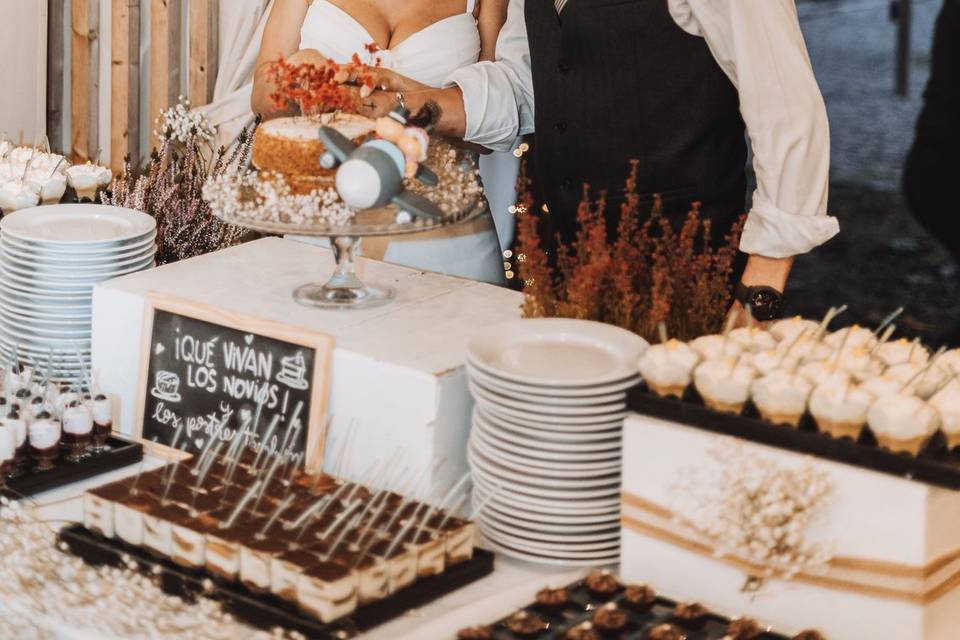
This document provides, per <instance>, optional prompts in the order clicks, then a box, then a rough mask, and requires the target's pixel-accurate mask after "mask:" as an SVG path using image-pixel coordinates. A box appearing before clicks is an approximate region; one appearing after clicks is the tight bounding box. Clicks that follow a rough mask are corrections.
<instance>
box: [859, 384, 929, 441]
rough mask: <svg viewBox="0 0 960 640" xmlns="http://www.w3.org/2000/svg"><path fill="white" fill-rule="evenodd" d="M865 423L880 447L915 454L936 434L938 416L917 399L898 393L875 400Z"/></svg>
mask: <svg viewBox="0 0 960 640" xmlns="http://www.w3.org/2000/svg"><path fill="white" fill-rule="evenodd" d="M867 424H869V425H870V430H871V431H873V434H874V435H875V436H876V437H877V442H878V443H880V446H881V447H884V448H886V449H890V450H891V451H896V452H898V453H909V454H912V455H917V454H918V453H920V451H921V450H922V449H923V447H924V446H926V444H927V442H929V441H930V438H931V437H933V434H934V433H936V431H937V427H938V426H940V415H939V414H938V413H937V410H936V409H934V408H933V407H932V406H931V405H930V404H929V403H927V402H924V401H923V400H921V399H920V398H918V397H916V396H913V395H906V394H902V393H899V394H894V395H891V396H887V397H885V398H880V399H878V400H876V401H875V402H874V403H873V404H872V405H871V406H870V409H869V411H867Z"/></svg>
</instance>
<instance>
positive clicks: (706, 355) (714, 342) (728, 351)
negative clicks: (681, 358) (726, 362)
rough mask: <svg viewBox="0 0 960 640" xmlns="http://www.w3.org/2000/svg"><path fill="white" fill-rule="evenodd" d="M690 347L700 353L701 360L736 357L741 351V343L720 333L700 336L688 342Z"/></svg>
mask: <svg viewBox="0 0 960 640" xmlns="http://www.w3.org/2000/svg"><path fill="white" fill-rule="evenodd" d="M690 348H692V349H693V350H694V351H696V352H697V353H698V354H700V359H701V360H716V359H718V358H736V357H737V356H738V355H740V354H741V353H743V345H741V344H740V343H739V342H734V341H733V340H730V339H729V337H728V336H725V335H720V334H714V335H709V336H700V337H699V338H696V339H694V340H693V341H692V342H690Z"/></svg>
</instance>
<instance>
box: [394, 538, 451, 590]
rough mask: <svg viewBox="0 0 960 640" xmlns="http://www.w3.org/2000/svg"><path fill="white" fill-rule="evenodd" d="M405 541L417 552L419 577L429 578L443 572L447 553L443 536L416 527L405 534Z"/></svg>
mask: <svg viewBox="0 0 960 640" xmlns="http://www.w3.org/2000/svg"><path fill="white" fill-rule="evenodd" d="M403 543H404V544H405V545H407V546H408V547H409V548H410V549H411V550H413V551H415V552H416V554H417V577H418V578H429V577H430V576H435V575H439V574H441V573H443V570H444V568H445V567H446V554H447V550H446V543H445V541H444V538H443V536H441V535H439V534H437V533H434V532H431V531H420V532H417V530H416V527H414V528H413V529H411V530H410V531H409V532H408V533H407V534H406V535H404V537H403Z"/></svg>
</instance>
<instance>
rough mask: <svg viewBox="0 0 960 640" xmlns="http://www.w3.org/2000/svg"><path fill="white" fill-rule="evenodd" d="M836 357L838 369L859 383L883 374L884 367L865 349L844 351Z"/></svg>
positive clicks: (856, 348) (855, 348)
mask: <svg viewBox="0 0 960 640" xmlns="http://www.w3.org/2000/svg"><path fill="white" fill-rule="evenodd" d="M836 356H837V357H836V364H837V367H838V368H839V369H842V370H844V371H846V372H847V373H849V374H850V375H851V376H853V378H854V380H857V381H858V382H863V381H864V380H868V379H870V378H873V377H875V376H878V375H880V374H881V373H883V365H882V364H881V363H880V362H879V361H877V360H876V359H874V357H873V355H871V353H870V351H868V350H867V349H864V348H863V347H853V348H851V349H844V350H843V351H842V352H841V353H839V354H836Z"/></svg>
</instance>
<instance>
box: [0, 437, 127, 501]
mask: <svg viewBox="0 0 960 640" xmlns="http://www.w3.org/2000/svg"><path fill="white" fill-rule="evenodd" d="M107 446H108V447H109V448H108V449H107V450H106V451H104V452H103V453H98V454H96V455H91V456H89V457H87V458H85V459H83V460H81V461H80V462H67V460H66V454H65V453H63V452H61V454H60V455H59V456H58V457H57V459H56V461H55V463H54V464H55V465H56V466H54V468H53V469H50V470H49V471H34V470H33V467H32V463H31V467H30V468H28V470H27V472H26V473H25V474H24V475H23V476H21V477H19V478H16V479H14V480H7V489H5V490H3V491H0V494H2V495H4V496H7V497H9V498H27V497H30V496H33V495H36V494H38V493H43V492H44V491H50V490H52V489H59V488H60V487H63V486H66V485H68V484H73V483H74V482H79V481H81V480H86V479H87V478H92V477H94V476H98V475H100V474H101V473H107V472H108V471H114V470H115V469H122V468H123V467H126V466H129V465H132V464H136V463H138V462H140V461H141V460H143V445H141V444H140V443H139V442H130V441H129V440H124V439H122V438H117V437H114V436H111V437H110V439H109V440H108V441H107Z"/></svg>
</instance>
